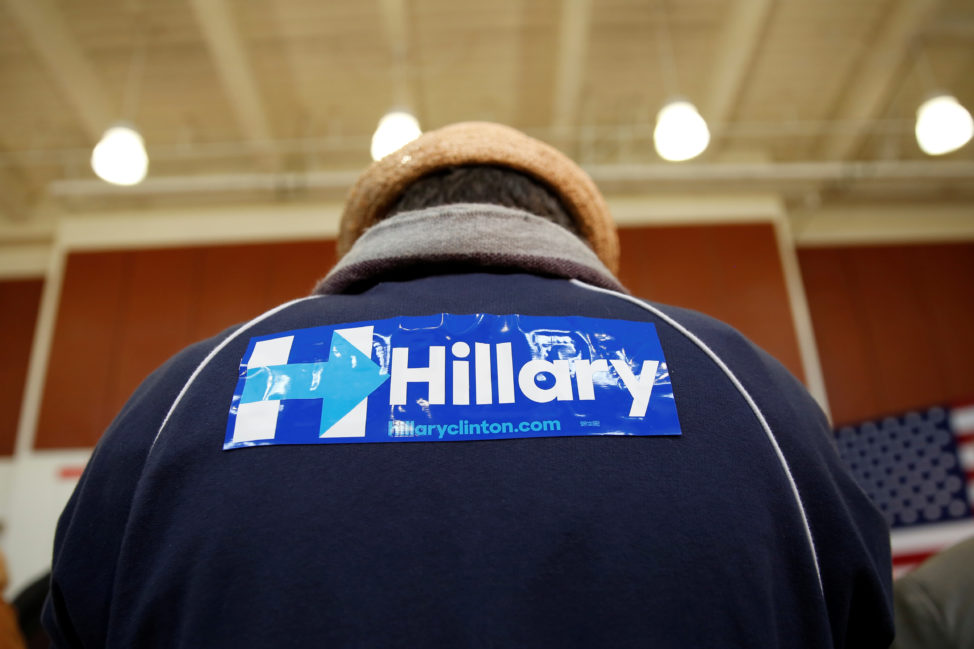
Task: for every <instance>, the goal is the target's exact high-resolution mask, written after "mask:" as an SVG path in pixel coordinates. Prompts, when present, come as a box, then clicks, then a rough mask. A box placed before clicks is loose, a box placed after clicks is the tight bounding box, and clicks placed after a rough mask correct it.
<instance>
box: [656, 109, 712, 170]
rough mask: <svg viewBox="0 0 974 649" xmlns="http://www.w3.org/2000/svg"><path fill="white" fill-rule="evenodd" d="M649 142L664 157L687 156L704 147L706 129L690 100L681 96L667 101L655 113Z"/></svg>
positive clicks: (673, 159)
mask: <svg viewBox="0 0 974 649" xmlns="http://www.w3.org/2000/svg"><path fill="white" fill-rule="evenodd" d="M653 144H654V145H655V146H656V152H657V153H658V154H659V155H660V157H661V158H663V159H664V160H669V161H670V162H682V161H684V160H690V159H691V158H696V157H697V156H698V155H700V154H701V153H703V152H704V151H705V150H706V149H707V145H709V144H710V129H709V128H707V122H706V121H704V119H703V117H701V115H700V113H699V112H698V111H697V107H696V106H694V105H693V104H692V103H690V102H689V101H686V100H682V99H681V100H676V101H671V102H669V103H668V104H666V105H665V106H663V108H662V109H660V111H659V113H658V114H657V115H656V128H655V129H654V130H653Z"/></svg>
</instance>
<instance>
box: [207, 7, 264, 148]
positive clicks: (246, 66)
mask: <svg viewBox="0 0 974 649" xmlns="http://www.w3.org/2000/svg"><path fill="white" fill-rule="evenodd" d="M190 4H191V5H192V7H193V10H194V12H195V13H196V19H197V21H198V22H199V26H200V29H201V30H202V32H203V37H204V39H205V40H206V44H207V46H208V47H209V50H210V54H211V55H212V56H213V61H214V63H215V64H216V68H217V70H218V71H219V74H220V82H221V83H222V84H223V88H224V90H225V91H226V93H227V95H228V97H229V99H230V106H231V108H232V109H233V111H234V112H235V113H236V118H237V122H238V124H239V125H240V128H241V129H242V131H243V134H244V136H245V137H246V138H247V140H248V142H249V145H250V146H251V147H252V148H253V149H254V150H255V151H257V152H259V153H266V152H267V143H268V142H269V141H270V139H271V128H270V125H269V122H268V120H267V111H266V110H265V108H264V102H263V101H262V100H261V97H260V91H259V89H258V87H257V80H256V79H255V77H254V74H253V72H252V71H251V68H250V63H249V61H250V59H249V57H248V56H247V49H246V47H245V46H244V42H243V38H242V37H241V36H240V31H239V30H238V28H237V23H236V21H235V20H234V17H233V11H232V9H231V5H230V4H229V3H228V2H227V1H226V0H191V2H190Z"/></svg>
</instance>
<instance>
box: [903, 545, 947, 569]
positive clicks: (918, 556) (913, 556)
mask: <svg viewBox="0 0 974 649" xmlns="http://www.w3.org/2000/svg"><path fill="white" fill-rule="evenodd" d="M938 552H940V549H939V548H938V549H934V550H925V551H923V552H911V553H909V554H894V555H893V565H894V566H906V565H913V564H920V563H923V562H924V561H926V560H927V559H929V558H930V557H932V556H933V555H935V554H937V553H938Z"/></svg>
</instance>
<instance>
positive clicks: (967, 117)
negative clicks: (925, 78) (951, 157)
mask: <svg viewBox="0 0 974 649" xmlns="http://www.w3.org/2000/svg"><path fill="white" fill-rule="evenodd" d="M915 133H916V138H917V144H919V145H920V149H922V150H923V152H924V153H926V154H927V155H944V154H945V153H950V152H951V151H956V150H957V149H959V148H961V147H962V146H964V145H965V144H967V143H968V142H969V141H970V140H971V136H972V135H974V120H972V119H971V114H970V112H968V110H967V109H966V108H964V107H963V106H962V105H961V103H960V102H959V101H957V98H956V97H953V96H951V95H948V94H940V95H937V96H935V97H931V98H930V99H928V100H926V101H925V102H923V103H922V104H920V107H919V108H918V109H917V123H916V129H915Z"/></svg>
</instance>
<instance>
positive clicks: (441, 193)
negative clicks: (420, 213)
mask: <svg viewBox="0 0 974 649" xmlns="http://www.w3.org/2000/svg"><path fill="white" fill-rule="evenodd" d="M454 203H490V204H493V205H503V206H504V207H513V208H516V209H521V210H524V211H525V212H530V213H531V214H534V215H536V216H542V217H544V218H546V219H548V220H549V221H552V222H553V223H557V224H558V225H560V226H562V227H563V228H565V229H566V230H568V231H569V232H571V233H573V234H575V235H576V236H578V235H579V234H580V233H579V231H578V227H577V226H576V225H575V221H574V220H573V219H572V217H571V215H570V214H569V213H568V210H567V209H566V208H565V206H564V205H562V203H561V200H559V198H558V196H557V195H556V194H555V193H553V192H552V191H551V190H549V189H548V188H547V187H545V186H544V185H543V184H541V183H540V182H538V181H537V180H535V179H533V178H531V177H530V176H526V175H524V174H522V173H520V172H517V171H514V170H512V169H505V168H504V167H495V166H489V165H471V166H465V167H447V168H445V169H440V170H438V171H435V172H433V173H431V174H428V175H426V176H423V177H422V178H420V179H419V180H417V181H416V182H414V183H413V184H412V185H410V186H409V187H408V188H407V189H406V191H405V192H403V194H402V195H401V196H400V197H399V199H398V200H397V201H396V202H395V203H393V204H392V206H391V207H390V208H389V210H388V212H386V213H385V214H384V215H382V216H380V220H381V219H385V218H389V217H390V216H393V215H395V214H398V213H399V212H409V211H412V210H420V209H423V208H425V207H435V206H437V205H451V204H454Z"/></svg>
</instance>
